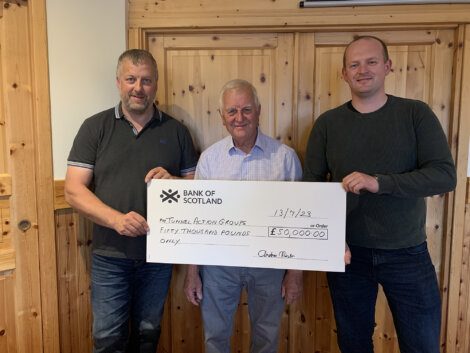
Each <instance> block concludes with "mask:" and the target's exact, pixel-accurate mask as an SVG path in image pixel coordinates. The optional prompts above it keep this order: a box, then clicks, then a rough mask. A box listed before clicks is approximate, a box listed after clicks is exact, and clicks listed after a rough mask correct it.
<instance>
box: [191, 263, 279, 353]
mask: <svg viewBox="0 0 470 353" xmlns="http://www.w3.org/2000/svg"><path fill="white" fill-rule="evenodd" d="M200 273H201V278H202V285H203V290H202V295H203V299H202V302H201V312H202V321H203V325H204V341H205V353H230V337H231V335H232V326H233V315H234V314H235V311H236V310H237V306H238V302H239V301H240V294H241V291H242V288H243V287H245V288H246V290H247V293H248V313H249V316H250V326H251V346H250V352H251V353H276V352H277V346H278V339H279V328H280V326H281V316H282V312H283V310H284V300H283V299H282V296H281V285H282V280H283V278H284V273H285V271H284V270H277V269H266V268H248V267H225V266H201V267H200Z"/></svg>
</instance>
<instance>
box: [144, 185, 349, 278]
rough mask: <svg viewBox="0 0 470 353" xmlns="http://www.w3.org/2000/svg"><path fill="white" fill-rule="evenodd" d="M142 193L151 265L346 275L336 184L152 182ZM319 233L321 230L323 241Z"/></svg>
mask: <svg viewBox="0 0 470 353" xmlns="http://www.w3.org/2000/svg"><path fill="white" fill-rule="evenodd" d="M170 190H171V192H170ZM188 190H191V191H193V193H195V194H197V193H198V191H199V190H200V191H202V195H199V196H194V195H193V196H187V195H185V193H186V194H187V193H188ZM176 191H177V193H176ZM147 192H148V195H147V200H148V207H147V220H148V223H149V226H150V232H149V234H148V238H147V261H149V262H165V263H179V264H199V265H201V264H203V265H225V266H247V267H269V268H285V269H303V270H319V271H344V260H343V256H344V244H345V227H346V223H345V217H346V193H345V191H344V190H343V188H342V187H341V185H340V184H339V183H308V182H277V181H215V180H181V179H177V180H174V179H172V180H153V181H152V182H151V183H149V185H148V188H147ZM212 192H213V193H214V194H213V195H211V194H212ZM207 195H209V196H207ZM185 198H186V199H187V198H189V200H190V201H192V202H196V203H185V202H184V201H185ZM164 199H165V200H164ZM199 199H202V200H205V201H207V199H210V200H209V201H211V200H212V199H216V200H219V199H220V200H221V202H222V203H221V204H217V203H215V204H214V203H197V202H198V200H199ZM170 201H171V202H170ZM176 201H177V202H176ZM205 201H204V202H205ZM216 202H217V201H216ZM219 202H220V201H219ZM284 215H285V216H284ZM307 215H310V216H309V217H306V216H307ZM195 219H197V220H198V221H200V222H201V224H195V222H194V220H195ZM203 220H204V222H203ZM240 221H242V222H245V223H246V225H240ZM181 222H183V223H184V222H187V223H188V224H181ZM208 222H209V223H214V224H207V223H208ZM202 223H204V224H202ZM317 225H325V226H326V228H321V227H320V228H318V227H317ZM185 229H186V230H185ZM188 229H190V231H189V233H191V232H194V233H197V232H213V233H214V232H215V233H217V234H216V235H209V234H189V233H188V231H187V230H188ZM318 229H320V230H321V229H323V230H325V229H327V231H328V239H327V240H325V239H324V238H325V237H323V238H322V237H320V236H319V235H318V234H320V232H317V233H315V230H318ZM247 232H249V235H246V233H247ZM183 233H184V234H183ZM228 234H232V235H228ZM233 234H235V235H233ZM241 234H245V235H241ZM270 234H280V235H282V236H271V235H270ZM287 235H289V236H290V237H289V236H287Z"/></svg>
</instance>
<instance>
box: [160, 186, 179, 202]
mask: <svg viewBox="0 0 470 353" xmlns="http://www.w3.org/2000/svg"><path fill="white" fill-rule="evenodd" d="M160 198H161V199H162V202H168V203H172V202H173V201H174V202H178V199H179V198H180V195H178V190H175V191H173V190H171V189H168V190H167V191H165V190H162V193H161V194H160Z"/></svg>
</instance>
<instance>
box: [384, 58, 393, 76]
mask: <svg viewBox="0 0 470 353" xmlns="http://www.w3.org/2000/svg"><path fill="white" fill-rule="evenodd" d="M391 70H392V60H390V59H388V60H387V61H386V62H385V75H388V74H389V73H390V71H391Z"/></svg>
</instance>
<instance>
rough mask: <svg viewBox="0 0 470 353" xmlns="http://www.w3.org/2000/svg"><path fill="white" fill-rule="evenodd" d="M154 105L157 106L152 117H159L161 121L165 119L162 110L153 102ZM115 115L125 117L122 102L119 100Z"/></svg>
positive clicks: (119, 117) (118, 117)
mask: <svg viewBox="0 0 470 353" xmlns="http://www.w3.org/2000/svg"><path fill="white" fill-rule="evenodd" d="M153 107H154V108H155V110H154V113H153V116H152V119H150V120H153V119H158V120H159V121H160V122H161V121H162V119H163V116H162V112H161V111H160V110H158V108H157V105H156V104H155V103H153ZM114 117H115V118H116V119H122V118H125V116H124V112H123V111H122V102H119V103H118V104H117V105H116V106H115V107H114Z"/></svg>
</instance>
